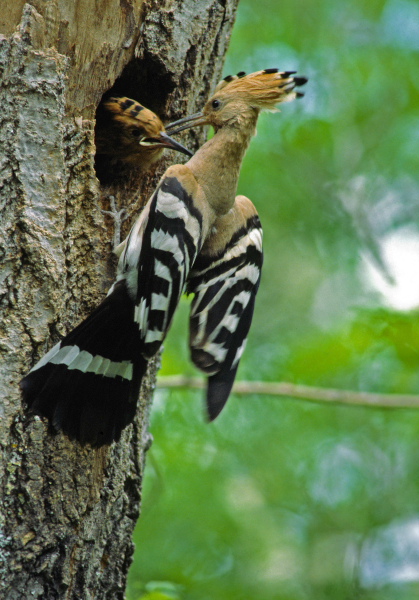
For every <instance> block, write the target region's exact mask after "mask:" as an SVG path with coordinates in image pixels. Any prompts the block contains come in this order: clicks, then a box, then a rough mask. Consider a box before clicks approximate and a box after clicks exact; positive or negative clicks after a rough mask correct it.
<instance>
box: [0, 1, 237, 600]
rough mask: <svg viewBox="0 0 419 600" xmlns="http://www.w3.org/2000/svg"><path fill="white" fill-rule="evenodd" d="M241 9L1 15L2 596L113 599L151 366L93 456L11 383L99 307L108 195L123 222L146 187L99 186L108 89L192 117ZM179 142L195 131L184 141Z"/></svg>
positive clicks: (32, 5)
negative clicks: (128, 409) (34, 411)
mask: <svg viewBox="0 0 419 600" xmlns="http://www.w3.org/2000/svg"><path fill="white" fill-rule="evenodd" d="M237 2H238V0H163V1H159V2H157V1H153V0H146V1H141V0H98V1H96V2H89V1H88V0H76V1H73V0H32V1H30V2H27V3H25V2H23V1H21V0H20V1H19V0H15V1H14V2H9V3H7V4H8V6H7V8H5V7H3V8H2V14H1V16H0V73H1V75H0V77H1V79H0V81H1V88H0V101H1V106H2V113H1V117H0V119H1V129H0V213H1V217H0V218H1V228H0V240H1V241H0V261H1V267H0V312H1V321H0V353H1V361H0V415H1V419H0V451H1V455H0V477H1V480H0V481H1V487H0V496H1V498H0V507H1V508H0V597H1V598H3V599H5V600H6V599H7V600H17V599H27V598H34V599H36V598H42V599H44V600H45V599H47V600H52V599H55V598H65V599H78V600H80V599H83V600H90V599H92V600H93V599H94V600H101V599H112V600H115V599H120V598H123V597H124V590H125V583H126V577H127V571H128V568H129V565H130V562H131V557H132V553H133V544H132V531H133V528H134V525H135V523H136V520H137V518H138V516H139V510H140V499H141V483H142V475H143V469H144V456H145V452H146V450H147V447H148V446H149V443H150V436H149V434H148V432H147V426H148V413H149V407H150V403H151V398H152V391H153V387H154V380H155V373H156V370H157V367H158V364H157V363H158V361H157V360H156V361H154V363H153V364H152V365H151V366H150V369H149V374H148V377H147V381H145V383H144V385H143V387H142V390H141V394H140V400H139V405H138V414H137V417H136V420H135V422H134V424H133V425H130V426H129V427H128V428H127V429H126V431H125V432H124V433H123V436H122V439H121V441H120V443H118V444H114V445H112V446H111V447H104V448H101V449H96V450H92V449H90V448H88V447H84V448H83V447H81V446H80V445H79V444H78V443H77V442H71V441H69V440H68V439H67V438H66V437H64V436H62V435H61V434H58V435H55V436H52V435H50V434H49V433H48V429H47V426H46V424H45V423H44V422H43V420H41V419H39V418H38V417H33V416H31V415H28V414H26V413H25V411H23V410H22V406H21V400H20V394H19V389H18V382H19V380H20V379H21V377H22V376H23V375H24V374H25V373H26V372H27V371H28V370H29V368H30V367H31V366H32V365H33V364H34V362H35V361H36V360H38V359H39V358H40V357H41V356H42V355H43V354H44V353H45V351H47V350H48V349H49V348H50V347H51V346H52V345H53V344H55V343H56V342H57V341H58V340H59V339H60V337H61V336H62V335H63V334H65V333H66V332H67V331H68V330H69V329H70V328H71V327H72V326H74V325H75V324H76V323H77V322H78V321H80V319H81V318H83V317H84V316H85V315H86V314H87V313H88V312H89V311H90V310H91V309H92V308H93V307H95V306H96V305H97V304H98V302H99V301H100V300H101V299H102V298H103V296H104V294H105V292H106V290H107V287H108V285H109V281H110V279H111V278H112V276H113V272H114V268H115V264H114V261H113V260H110V259H109V257H110V255H111V252H110V251H111V241H112V233H113V231H112V224H111V223H110V222H108V218H107V217H105V216H104V215H103V213H102V212H101V209H102V208H108V205H109V196H110V195H113V196H114V198H115V199H116V201H117V203H119V204H120V207H121V208H122V207H123V206H127V207H129V213H130V216H131V220H128V221H127V222H126V223H125V231H124V233H126V231H127V229H128V228H129V226H130V224H131V222H132V217H133V216H134V215H135V213H137V212H138V210H139V209H140V207H141V205H142V204H144V200H145V199H147V198H148V196H149V195H150V193H151V191H152V189H153V188H154V186H155V185H156V182H157V180H158V177H159V176H160V175H161V174H162V173H163V172H164V169H165V168H166V167H167V166H168V165H169V164H170V163H173V162H174V161H176V162H179V161H180V158H179V156H180V155H173V154H172V155H170V154H168V156H167V157H166V158H165V159H164V160H163V161H162V162H161V163H160V164H159V165H158V166H157V167H156V168H155V169H154V170H153V171H152V172H151V173H148V174H147V175H146V176H145V177H143V178H142V179H139V177H138V176H136V175H135V173H126V174H125V175H124V177H117V174H115V173H114V177H113V179H111V181H110V182H107V185H106V186H105V185H101V184H100V182H99V181H98V179H97V178H96V175H95V169H94V152H95V148H94V122H95V121H94V119H95V110H96V107H97V105H98V103H99V101H100V99H101V97H102V95H103V94H104V93H105V92H107V91H108V90H110V89H111V90H112V92H113V93H120V94H124V95H127V96H131V97H134V98H135V99H137V100H139V101H140V102H143V103H144V104H146V105H148V106H149V107H150V108H152V109H153V110H155V111H156V112H158V114H159V115H160V116H163V117H165V118H166V120H172V119H174V118H179V117H181V116H184V115H185V114H186V113H190V112H195V111H196V110H198V109H199V108H200V107H201V106H202V104H203V102H204V100H205V99H206V97H207V96H208V94H209V92H210V91H211V89H212V88H213V87H214V85H215V84H216V82H217V81H218V79H219V78H220V75H221V69H222V63H223V59H224V55H225V52H226V49H227V45H228V39H229V34H230V31H231V28H232V25H233V22H234V16H235V11H236V6H237ZM183 141H184V143H186V144H188V145H189V147H191V148H193V147H197V146H198V145H199V144H200V143H202V141H203V132H192V133H189V138H184V140H183Z"/></svg>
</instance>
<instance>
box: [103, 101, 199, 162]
mask: <svg viewBox="0 0 419 600" xmlns="http://www.w3.org/2000/svg"><path fill="white" fill-rule="evenodd" d="M169 133H170V125H168V126H167V127H166V128H165V127H164V125H163V123H162V121H161V120H160V119H159V117H158V116H157V115H156V114H155V113H154V112H152V111H151V110H149V109H148V108H145V107H144V106H142V104H140V103H139V102H136V101H135V100H131V99H130V98H125V97H123V98H109V99H108V100H106V101H105V102H103V103H102V105H101V106H100V109H99V111H98V115H97V123H96V129H95V142H96V153H97V154H99V155H108V156H110V157H112V158H115V159H118V160H120V161H122V162H123V163H125V164H128V165H131V166H135V167H138V168H140V169H141V170H142V171H146V170H147V169H148V168H149V167H150V165H151V164H153V163H154V162H156V161H157V160H159V159H160V158H161V156H162V154H163V152H164V150H165V148H169V149H172V150H177V151H178V152H182V153H183V154H187V155H188V156H192V152H190V151H189V150H188V149H187V148H185V147H184V146H182V144H179V143H178V142H176V141H175V140H174V139H172V138H171V137H169Z"/></svg>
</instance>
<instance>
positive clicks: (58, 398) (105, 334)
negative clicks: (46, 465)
mask: <svg viewBox="0 0 419 600" xmlns="http://www.w3.org/2000/svg"><path fill="white" fill-rule="evenodd" d="M133 322H134V303H133V302H132V301H131V299H130V298H129V296H128V293H127V290H126V285H125V282H124V281H121V282H119V283H117V284H116V285H115V286H114V288H113V291H112V293H111V294H110V295H109V296H108V297H107V298H106V299H105V300H104V301H103V302H102V303H101V304H100V305H99V306H98V308H97V309H96V310H95V311H94V312H93V313H92V314H91V315H90V316H89V317H88V318H87V319H86V320H85V321H83V322H82V323H80V325H78V326H77V327H76V328H75V329H74V330H73V331H71V332H70V333H69V334H68V335H67V336H66V337H65V338H64V339H63V340H62V341H61V342H60V343H59V344H57V345H56V346H54V348H52V350H50V352H48V354H46V355H45V356H44V357H43V358H42V359H41V360H40V361H39V362H38V363H37V364H36V365H35V366H34V367H33V369H32V370H31V371H30V372H29V374H28V375H27V376H26V377H25V378H24V379H23V380H22V381H21V384H20V386H21V390H22V395H23V399H24V401H25V403H26V404H27V405H28V406H29V407H30V408H31V410H32V411H33V412H34V413H35V414H38V415H40V416H45V417H47V418H48V419H49V422H50V425H51V428H52V430H55V431H58V430H62V431H63V432H64V433H65V434H66V435H68V437H70V438H72V439H76V440H78V441H79V442H81V443H82V444H86V443H88V444H90V445H91V446H93V447H99V446H103V445H104V444H111V443H112V442H113V441H117V440H119V438H120V436H121V432H122V430H123V429H124V427H126V426H127V425H128V424H129V423H131V422H132V421H133V419H134V416H135V411H136V406H137V399H138V394H139V389H140V385H141V380H142V378H143V376H144V374H145V371H146V369H147V361H146V360H145V359H144V358H143V357H142V356H141V353H140V348H141V342H140V337H139V333H138V328H136V327H133Z"/></svg>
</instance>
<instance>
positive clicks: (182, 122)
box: [166, 112, 207, 135]
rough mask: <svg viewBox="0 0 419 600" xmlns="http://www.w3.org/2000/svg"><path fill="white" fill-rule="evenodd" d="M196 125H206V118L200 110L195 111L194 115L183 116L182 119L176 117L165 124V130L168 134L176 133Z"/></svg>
mask: <svg viewBox="0 0 419 600" xmlns="http://www.w3.org/2000/svg"><path fill="white" fill-rule="evenodd" d="M198 125H207V119H206V117H205V116H204V114H203V113H202V112H199V113H195V114H194V115H189V117H183V119H178V120H177V121H173V123H169V125H166V131H168V132H169V133H170V135H175V134H176V133H180V132H181V131H184V130H185V129H190V128H191V127H197V126H198Z"/></svg>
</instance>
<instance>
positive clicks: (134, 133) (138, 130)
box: [131, 127, 141, 138]
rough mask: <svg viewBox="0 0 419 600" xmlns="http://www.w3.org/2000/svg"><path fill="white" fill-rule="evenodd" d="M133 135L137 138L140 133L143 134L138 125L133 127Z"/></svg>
mask: <svg viewBox="0 0 419 600" xmlns="http://www.w3.org/2000/svg"><path fill="white" fill-rule="evenodd" d="M131 135H132V137H136V138H137V137H140V135H141V130H140V129H138V128H137V127H135V129H132V130H131Z"/></svg>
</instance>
